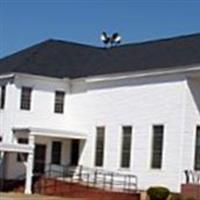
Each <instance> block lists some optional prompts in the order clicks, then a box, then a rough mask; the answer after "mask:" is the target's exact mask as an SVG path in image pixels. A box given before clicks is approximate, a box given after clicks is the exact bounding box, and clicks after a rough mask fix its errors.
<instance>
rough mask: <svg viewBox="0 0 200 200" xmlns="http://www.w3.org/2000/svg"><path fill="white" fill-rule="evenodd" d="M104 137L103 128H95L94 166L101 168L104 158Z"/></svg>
mask: <svg viewBox="0 0 200 200" xmlns="http://www.w3.org/2000/svg"><path fill="white" fill-rule="evenodd" d="M104 137H105V128H104V127H97V128H96V156H95V166H97V167H102V166H103V158H104Z"/></svg>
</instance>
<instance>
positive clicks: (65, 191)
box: [33, 179, 140, 200]
mask: <svg viewBox="0 0 200 200" xmlns="http://www.w3.org/2000/svg"><path fill="white" fill-rule="evenodd" d="M33 189H34V191H35V193H39V194H44V195H54V196H66V197H72V198H86V199H90V200H94V199H95V200H102V199H103V200H116V199H117V200H140V194H139V193H136V192H135V193H128V192H112V191H106V190H103V189H97V188H94V187H87V186H84V185H81V184H78V183H68V182H64V181H59V180H55V179H40V180H38V181H37V182H36V184H35V185H34V188H33Z"/></svg>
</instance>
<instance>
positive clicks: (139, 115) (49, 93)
mask: <svg viewBox="0 0 200 200" xmlns="http://www.w3.org/2000/svg"><path fill="white" fill-rule="evenodd" d="M22 86H30V87H32V88H33V92H32V105H31V111H23V110H20V94H21V87H22ZM8 88H9V90H10V93H9V95H8V96H6V101H7V102H6V107H7V108H6V109H7V112H8V111H9V112H8V114H7V115H5V117H3V118H4V119H5V120H6V116H8V117H9V118H10V119H11V120H8V121H9V123H8V124H7V123H4V125H3V127H4V128H3V129H2V130H3V131H2V132H3V134H4V140H5V141H11V140H12V131H11V128H13V127H21V128H24V127H25V128H26V127H36V128H47V129H54V130H56V129H58V130H71V131H74V132H80V133H86V134H88V138H87V141H86V143H85V145H83V147H82V148H83V150H82V152H81V157H80V164H83V165H85V166H89V167H94V159H95V141H96V126H105V127H106V139H105V157H104V168H105V169H107V170H114V171H121V172H127V173H133V174H135V175H137V176H138V180H139V188H140V189H146V188H148V187H149V186H152V185H165V186H167V187H169V188H170V189H171V190H172V191H179V190H180V184H181V182H182V178H183V169H185V167H187V166H188V165H189V166H190V165H191V164H188V162H190V163H191V158H190V154H188V159H185V157H184V155H185V152H187V151H188V149H187V148H189V149H190V150H191V144H188V147H185V148H184V150H183V146H185V145H186V143H187V141H189V140H188V138H186V135H187V134H186V133H190V132H191V131H190V127H189V125H186V121H188V120H189V119H186V113H187V112H188V110H191V111H192V112H196V114H197V115H195V116H198V117H199V115H198V114H199V112H197V111H196V108H195V102H194V101H193V103H192V99H191V100H190V98H191V95H190V90H189V87H188V84H187V81H186V79H185V77H184V76H183V75H170V76H151V77H146V78H130V79H122V80H115V81H104V82H101V81H99V82H95V81H94V82H93V81H87V82H85V81H84V80H81V79H80V80H79V81H77V80H76V81H72V82H71V83H70V84H69V83H68V82H67V81H64V80H62V81H61V80H60V81H59V80H56V81H53V80H52V81H48V78H47V79H46V78H44V80H43V79H42V78H39V79H36V78H35V79H33V78H24V77H23V78H20V77H19V78H16V79H15V84H10V85H8ZM55 90H64V91H66V97H65V109H64V110H65V113H64V114H55V113H54V110H53V109H54V92H55ZM186 102H189V103H187V108H186V106H185V103H186ZM189 107H192V109H190V108H189ZM5 111H6V110H5ZM5 111H4V112H5ZM192 112H191V114H190V115H191V118H190V121H192V122H193V118H192V116H193V113H192ZM198 117H196V118H195V120H196V121H199V118H198ZM157 124H158V125H160V124H163V125H164V127H165V129H164V130H165V133H164V147H163V166H162V169H161V170H153V169H151V167H150V163H151V149H152V126H153V125H157ZM123 125H131V126H132V127H133V134H132V150H131V167H130V169H129V170H125V169H120V158H121V137H122V133H121V128H122V126H123ZM187 126H188V127H187ZM193 126H194V125H193ZM192 130H194V127H193V129H192ZM183 135H184V136H183ZM191 140H194V138H193V139H191ZM49 141H50V140H48V142H49ZM66 148H67V147H66ZM50 152H51V151H50V150H48V153H47V154H48V155H47V157H50ZM183 152H184V153H183ZM65 158H66V157H65ZM13 161H14V159H11V160H10V162H11V163H10V164H9V168H8V170H10V171H13V170H14V169H11V168H12V166H14V162H13ZM66 162H67V161H66ZM18 168H20V167H15V169H18ZM10 173H12V172H10ZM18 173H20V172H18ZM14 175H15V174H10V177H14Z"/></svg>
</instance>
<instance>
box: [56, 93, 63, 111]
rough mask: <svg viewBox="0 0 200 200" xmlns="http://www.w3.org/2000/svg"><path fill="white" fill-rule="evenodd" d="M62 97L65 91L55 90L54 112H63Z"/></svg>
mask: <svg viewBox="0 0 200 200" xmlns="http://www.w3.org/2000/svg"><path fill="white" fill-rule="evenodd" d="M64 98H65V92H63V91H56V92H55V107H54V112H55V113H63V112H64Z"/></svg>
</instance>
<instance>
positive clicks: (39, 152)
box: [33, 144, 46, 174]
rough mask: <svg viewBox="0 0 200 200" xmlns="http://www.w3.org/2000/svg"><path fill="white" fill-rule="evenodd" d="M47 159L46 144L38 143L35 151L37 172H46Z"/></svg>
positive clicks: (35, 168)
mask: <svg viewBox="0 0 200 200" xmlns="http://www.w3.org/2000/svg"><path fill="white" fill-rule="evenodd" d="M45 160H46V145H43V144H36V145H35V153H34V170H33V172H34V173H36V174H44V172H45Z"/></svg>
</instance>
